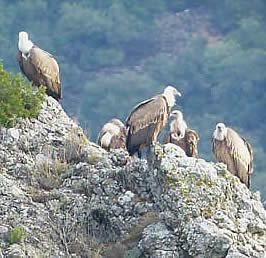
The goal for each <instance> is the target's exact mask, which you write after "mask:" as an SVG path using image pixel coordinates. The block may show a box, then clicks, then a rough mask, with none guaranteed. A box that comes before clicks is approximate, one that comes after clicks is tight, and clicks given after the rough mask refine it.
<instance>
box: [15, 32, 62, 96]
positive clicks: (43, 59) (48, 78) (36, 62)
mask: <svg viewBox="0 0 266 258" xmlns="http://www.w3.org/2000/svg"><path fill="white" fill-rule="evenodd" d="M18 48H19V50H18V53H17V62H18V64H19V67H20V70H21V72H22V73H23V74H24V75H25V76H26V77H27V78H28V79H29V81H32V82H33V84H34V85H35V86H40V85H43V86H45V87H46V93H47V95H49V96H52V97H53V98H55V99H56V100H59V99H61V98H62V90H61V82H60V75H59V66H58V64H57V62H56V60H55V58H54V57H53V56H52V55H51V54H49V53H48V52H46V51H44V50H42V49H40V48H39V47H37V46H35V45H34V44H33V43H32V42H31V41H30V40H29V39H28V34H27V33H26V32H24V31H22V32H20V33H19V43H18Z"/></svg>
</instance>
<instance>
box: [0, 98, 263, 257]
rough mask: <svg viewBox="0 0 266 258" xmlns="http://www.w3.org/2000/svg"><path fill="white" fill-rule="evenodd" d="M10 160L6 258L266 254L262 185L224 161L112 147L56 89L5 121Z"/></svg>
mask: <svg viewBox="0 0 266 258" xmlns="http://www.w3.org/2000/svg"><path fill="white" fill-rule="evenodd" d="M0 162H1V168H0V171H1V172H0V257H117V258H119V257H180V258H182V257H183V258H185V257H186V258H187V257H197V258H200V257H202V258H203V257H204V258H208V257H227V258H229V257H230V258H233V257H243V258H244V257H258V258H262V257H266V213H265V210H264V208H263V206H262V203H261V201H260V196H259V193H258V192H257V193H252V192H250V191H249V190H248V189H247V187H246V186H245V185H244V184H242V183H241V182H240V181H239V179H238V178H236V177H234V176H232V175H231V174H230V173H229V172H228V171H227V170H226V167H225V166H224V165H223V164H214V163H209V162H206V161H205V160H202V159H194V158H189V157H186V156H185V154H184V152H183V151H182V150H181V149H180V148H178V147H176V146H174V145H171V144H168V145H165V146H162V147H161V146H157V147H156V149H155V152H154V159H153V162H152V163H153V165H152V166H151V165H149V166H148V165H147V162H146V160H139V159H132V158H129V157H128V154H127V153H126V152H124V151H123V150H115V151H112V152H110V153H107V152H106V151H104V150H102V149H101V148H100V147H99V146H97V145H96V144H94V143H91V142H90V141H88V140H87V138H86V136H85V134H84V132H83V130H82V129H81V128H80V127H79V126H78V125H77V124H76V123H75V122H73V121H72V120H71V119H70V118H69V117H68V116H67V115H66V114H65V112H64V111H63V109H62V108H61V106H60V105H59V104H58V103H57V102H56V101H54V100H53V99H52V98H51V97H48V98H47V99H46V101H45V103H44V104H43V107H42V109H41V111H40V114H39V116H38V118H36V119H30V120H19V121H18V122H17V124H16V127H15V128H10V129H5V128H2V129H1V143H0ZM15 229H19V230H21V232H22V233H21V234H19V233H20V231H19V230H17V231H15ZM11 236H12V237H11Z"/></svg>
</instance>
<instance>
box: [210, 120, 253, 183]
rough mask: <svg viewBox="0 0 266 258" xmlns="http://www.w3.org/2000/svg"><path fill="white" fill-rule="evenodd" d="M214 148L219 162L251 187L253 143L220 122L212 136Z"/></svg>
mask: <svg viewBox="0 0 266 258" xmlns="http://www.w3.org/2000/svg"><path fill="white" fill-rule="evenodd" d="M212 150H213V153H214V156H215V158H216V160H217V161H218V162H223V163H225V164H226V165H227V169H228V170H229V171H230V172H231V173H232V174H233V175H235V176H237V177H239V179H240V181H241V182H243V183H244V184H246V185H247V187H248V188H250V174H251V173H252V172H253V150H252V148H251V145H250V144H249V143H248V142H247V141H246V140H245V139H244V138H242V137H241V136H240V135H239V134H238V133H237V132H235V131H234V130H233V129H231V128H229V127H226V126H225V125H224V124H223V123H218V124H217V125H216V129H215V131H214V133H213V137H212Z"/></svg>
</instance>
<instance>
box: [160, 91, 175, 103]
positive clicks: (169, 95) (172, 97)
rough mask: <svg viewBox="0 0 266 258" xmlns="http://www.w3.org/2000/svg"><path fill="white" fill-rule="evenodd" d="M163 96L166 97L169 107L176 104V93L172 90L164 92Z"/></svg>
mask: <svg viewBox="0 0 266 258" xmlns="http://www.w3.org/2000/svg"><path fill="white" fill-rule="evenodd" d="M163 96H164V97H165V98H166V101H167V103H168V105H169V107H173V106H174V105H175V95H174V94H173V93H172V92H169V91H167V92H164V93H163Z"/></svg>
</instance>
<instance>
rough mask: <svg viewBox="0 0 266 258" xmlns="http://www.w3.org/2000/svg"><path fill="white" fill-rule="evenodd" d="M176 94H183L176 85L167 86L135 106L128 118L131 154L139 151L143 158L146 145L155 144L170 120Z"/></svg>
mask: <svg viewBox="0 0 266 258" xmlns="http://www.w3.org/2000/svg"><path fill="white" fill-rule="evenodd" d="M175 96H181V93H180V92H179V91H178V90H177V89H175V88H174V87H172V86H167V87H166V88H165V89H164V92H163V93H162V94H160V95H157V96H154V97H152V98H150V99H148V100H145V101H143V102H141V103H140V104H138V105H137V106H136V107H134V108H133V110H132V111H131V113H130V115H129V116H128V118H127V120H126V128H127V138H126V147H127V150H128V152H129V155H130V156H132V155H134V153H135V152H138V157H139V158H141V150H142V149H143V148H144V147H147V146H148V147H150V146H151V145H155V143H156V141H157V137H158V135H159V133H160V131H161V130H162V129H163V127H164V126H165V125H166V123H167V121H168V118H169V115H170V112H171V108H172V107H173V106H174V105H175Z"/></svg>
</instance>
